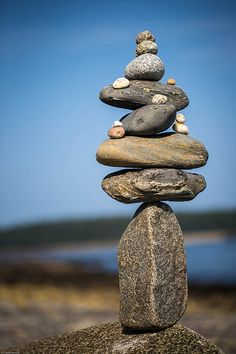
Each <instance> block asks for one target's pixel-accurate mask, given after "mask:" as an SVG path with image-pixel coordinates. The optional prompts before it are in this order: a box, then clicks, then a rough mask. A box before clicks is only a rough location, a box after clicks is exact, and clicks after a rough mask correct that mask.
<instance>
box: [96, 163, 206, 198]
mask: <svg viewBox="0 0 236 354" xmlns="http://www.w3.org/2000/svg"><path fill="white" fill-rule="evenodd" d="M205 187H206V182H205V179H204V177H203V176H201V175H198V174H196V173H186V172H183V171H181V170H176V169H171V168H159V169H158V168H146V169H141V170H140V169H138V170H137V169H127V170H121V171H118V172H114V173H111V174H109V175H107V176H106V177H105V178H104V179H103V181H102V188H103V190H104V191H105V192H106V193H107V194H108V195H109V196H110V197H111V198H113V199H116V200H118V201H119V202H122V203H140V202H145V203H150V202H155V201H160V200H170V201H186V200H192V199H193V198H195V197H196V196H197V195H198V193H200V192H202V191H203V190H204V189H205Z"/></svg>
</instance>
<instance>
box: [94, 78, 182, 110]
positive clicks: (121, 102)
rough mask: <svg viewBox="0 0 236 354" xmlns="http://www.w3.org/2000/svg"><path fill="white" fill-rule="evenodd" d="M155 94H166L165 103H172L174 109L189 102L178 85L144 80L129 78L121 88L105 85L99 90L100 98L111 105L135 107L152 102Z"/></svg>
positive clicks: (178, 108) (179, 108)
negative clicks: (126, 85) (128, 84)
mask: <svg viewBox="0 0 236 354" xmlns="http://www.w3.org/2000/svg"><path fill="white" fill-rule="evenodd" d="M156 94H162V95H165V96H167V98H168V100H167V103H169V104H172V105H174V106H175V108H176V111H179V110H181V109H183V108H185V107H187V105H188V104H189V100H188V97H187V95H186V94H185V93H184V91H183V90H181V89H180V88H179V87H177V86H173V85H168V84H162V83H159V82H155V81H144V80H130V86H129V87H127V88H122V89H114V88H113V87H112V86H107V87H105V88H104V89H103V90H102V91H101V93H100V99H101V100H102V101H103V102H104V103H107V104H109V105H111V106H115V107H121V108H128V109H136V108H140V107H142V106H146V105H148V104H152V98H153V96H155V95H156Z"/></svg>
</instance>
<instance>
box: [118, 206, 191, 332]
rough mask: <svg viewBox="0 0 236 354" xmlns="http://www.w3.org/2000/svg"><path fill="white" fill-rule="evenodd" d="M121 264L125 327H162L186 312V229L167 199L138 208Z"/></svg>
mask: <svg viewBox="0 0 236 354" xmlns="http://www.w3.org/2000/svg"><path fill="white" fill-rule="evenodd" d="M118 269H119V287H120V322H121V324H122V326H123V327H124V328H129V329H132V330H140V331H141V330H142V331H144V330H159V329H162V328H166V327H171V326H173V325H174V324H175V323H176V322H177V321H178V320H179V319H180V318H181V317H182V315H183V314H184V311H185V309H186V306H187V298H188V287H187V273H186V258H185V253H184V242H183V234H182V231H181V228H180V226H179V223H178V220H177V218H176V216H175V215H174V213H173V211H172V210H171V208H170V207H169V206H168V205H167V204H164V203H155V204H154V203H153V204H152V203H151V204H142V205H141V206H140V207H139V208H138V210H137V211H136V213H135V215H134V217H133V219H132V221H131V222H130V223H129V225H128V227H127V229H126V230H125V232H124V233H123V235H122V237H121V240H120V243H119V247H118Z"/></svg>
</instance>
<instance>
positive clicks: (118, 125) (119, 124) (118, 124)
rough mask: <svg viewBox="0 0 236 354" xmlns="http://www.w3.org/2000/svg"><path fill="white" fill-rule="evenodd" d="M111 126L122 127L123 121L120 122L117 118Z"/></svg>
mask: <svg viewBox="0 0 236 354" xmlns="http://www.w3.org/2000/svg"><path fill="white" fill-rule="evenodd" d="M112 126H113V127H123V123H121V122H120V121H119V120H115V121H114V123H113V124H112Z"/></svg>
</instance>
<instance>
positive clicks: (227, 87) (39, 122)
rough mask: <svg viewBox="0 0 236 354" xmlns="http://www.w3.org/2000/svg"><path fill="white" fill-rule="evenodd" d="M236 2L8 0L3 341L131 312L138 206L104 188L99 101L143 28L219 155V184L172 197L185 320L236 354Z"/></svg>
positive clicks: (1, 152)
mask: <svg viewBox="0 0 236 354" xmlns="http://www.w3.org/2000/svg"><path fill="white" fill-rule="evenodd" d="M235 8H236V5H235V3H234V1H229V0H226V1H225V2H224V3H219V2H214V1H208V2H205V1H202V0H200V1H193V2H191V3H190V2H188V1H187V0H183V1H178V2H174V1H171V2H169V3H168V5H166V4H165V3H163V2H159V1H152V0H151V1H149V3H148V5H147V4H146V3H143V2H137V1H133V0H131V1H123V0H121V1H119V2H112V1H109V2H108V1H103V2H99V3H93V4H90V3H88V2H85V1H80V0H79V1H74V0H72V1H70V2H67V1H65V0H58V1H55V0H51V1H46V0H41V1H39V0H34V1H30V0H21V1H16V0H12V1H7V0H0V77H1V80H0V166H1V176H0V181H1V183H0V193H1V198H0V316H1V321H0V343H1V347H9V346H13V345H15V344H19V343H24V342H26V341H28V340H31V339H39V338H42V337H46V336H50V335H55V334H58V333H62V332H66V331H73V330H78V329H80V328H84V327H87V326H91V325H94V324H98V323H101V322H106V321H115V320H117V318H118V308H119V293H118V276H117V265H116V252H117V244H118V242H119V239H120V237H121V235H122V233H123V231H124V230H125V228H126V227H127V224H128V223H129V221H130V220H131V218H132V216H133V214H134V212H135V210H136V208H137V207H138V205H125V204H122V203H118V202H116V201H114V200H112V199H111V198H109V197H108V196H107V195H105V193H104V192H103V191H102V189H101V186H100V183H101V180H102V178H103V177H104V176H105V175H106V174H108V173H110V172H113V171H115V169H114V168H110V167H106V166H101V165H99V164H98V163H97V162H96V160H95V154H96V150H97V148H98V146H99V144H100V143H101V142H102V141H103V140H104V139H106V132H107V130H108V129H109V128H110V126H111V124H112V122H113V121H114V120H118V119H120V118H121V116H122V115H124V114H125V113H127V112H128V111H127V110H123V114H122V112H121V110H120V109H117V108H114V107H109V106H107V105H104V104H103V103H101V102H100V101H99V99H98V95H99V92H100V90H101V89H102V88H103V87H104V86H106V85H108V84H110V83H112V82H113V81H114V80H115V79H116V78H117V77H120V76H123V71H124V68H125V66H126V65H127V64H128V63H129V62H130V61H131V60H132V58H133V57H134V52H135V37H136V35H137V33H138V32H140V31H142V30H145V29H149V30H150V31H152V32H153V33H154V35H155V36H156V41H157V44H158V47H159V52H158V55H159V56H160V58H161V59H162V60H163V62H164V64H165V68H166V74H165V76H164V79H163V80H162V82H166V81H167V79H168V78H169V77H174V78H175V79H176V81H177V86H180V87H181V88H182V89H183V90H184V91H185V92H186V93H187V94H188V96H189V99H190V105H189V107H187V108H186V109H185V110H184V111H183V113H184V114H185V116H186V120H187V125H188V127H189V129H190V135H191V136H192V137H194V138H196V139H198V140H200V141H201V142H203V143H204V144H205V145H206V147H207V149H208V151H209V155H210V157H209V161H208V164H207V165H206V166H205V167H203V168H201V169H200V170H197V171H195V170H194V171H193V172H197V173H200V174H202V175H204V176H205V178H206V181H207V188H206V190H205V191H204V192H203V193H202V194H200V195H199V196H197V198H196V199H194V200H193V201H190V202H186V203H169V204H170V206H171V207H172V208H173V210H174V211H175V212H176V215H177V218H178V220H179V222H180V225H181V227H182V229H183V233H184V237H185V245H186V254H187V264H188V276H189V303H188V308H187V311H186V313H185V315H184V317H183V319H182V323H183V324H185V325H187V326H188V327H190V328H192V329H193V330H195V331H197V332H198V333H200V334H202V335H204V336H206V337H207V338H210V339H211V340H213V341H214V342H215V343H216V344H218V345H219V346H220V347H221V348H222V349H223V350H224V351H225V352H226V353H236V340H235V338H236V331H235V328H236V198H235V172H236V171H235V156H234V155H235V137H234V135H235V133H234V115H235V112H234V111H235V109H234V104H233V102H234V96H235V85H236V73H235V54H236V44H235V34H236V18H235V17H236V15H235Z"/></svg>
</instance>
